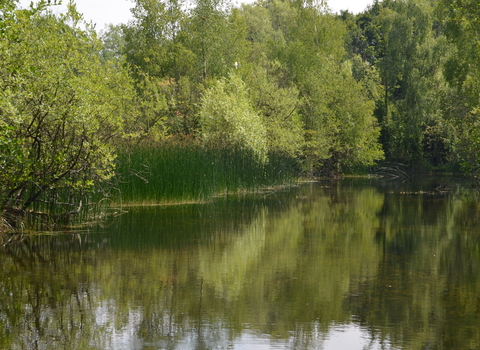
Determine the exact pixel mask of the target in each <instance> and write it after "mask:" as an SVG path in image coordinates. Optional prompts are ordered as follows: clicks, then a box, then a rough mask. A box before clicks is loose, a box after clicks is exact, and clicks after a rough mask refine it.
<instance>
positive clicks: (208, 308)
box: [0, 178, 480, 350]
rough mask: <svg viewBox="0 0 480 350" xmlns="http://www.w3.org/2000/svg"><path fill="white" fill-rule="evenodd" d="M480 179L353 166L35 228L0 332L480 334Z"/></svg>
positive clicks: (159, 339) (80, 340) (21, 338)
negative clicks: (82, 224) (255, 189)
mask: <svg viewBox="0 0 480 350" xmlns="http://www.w3.org/2000/svg"><path fill="white" fill-rule="evenodd" d="M477 192H478V190H477V189H476V188H472V186H471V185H468V184H466V183H465V182H461V181H460V180H458V179H452V178H446V179H438V178H436V179H435V178H434V179H423V178H422V179H416V178H412V179H408V180H401V179H374V178H372V179H368V178H358V179H344V180H339V181H325V182H316V183H307V184H302V185H300V186H298V187H294V188H290V189H285V190H280V191H271V192H269V191H266V192H264V193H257V194H245V195H236V196H233V195H231V196H224V197H219V198H216V199H215V200H213V201H211V202H208V203H204V204H185V205H177V206H151V207H132V208H127V209H126V210H127V211H128V212H126V213H124V214H123V215H118V216H116V217H112V218H110V219H108V220H105V221H104V222H102V223H101V224H99V225H95V226H93V227H90V228H88V229H85V230H81V231H78V232H70V233H65V234H61V235H57V236H53V235H41V236H36V237H33V238H25V239H24V240H23V242H21V243H11V244H8V245H6V246H5V247H3V248H2V249H0V261H1V265H0V293H1V298H0V348H2V349H68V350H69V349H102V350H107V349H119V350H123V349H125V350H126V349H129V350H130V349H198V350H203V349H245V350H246V349H249V350H250V349H254V350H255V349H262V350H263V349H326V350H337V349H339V350H340V349H342V350H343V349H358V350H363V349H448V350H452V349H462V350H464V349H480V221H479V219H480V215H479V213H480V211H479V201H478V197H477ZM119 214H120V212H119Z"/></svg>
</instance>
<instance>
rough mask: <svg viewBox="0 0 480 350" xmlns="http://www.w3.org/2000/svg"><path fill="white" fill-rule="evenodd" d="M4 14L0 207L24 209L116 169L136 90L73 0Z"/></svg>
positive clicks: (0, 83) (0, 52)
mask: <svg viewBox="0 0 480 350" xmlns="http://www.w3.org/2000/svg"><path fill="white" fill-rule="evenodd" d="M3 9H5V7H4V8H3ZM2 16H3V17H9V18H10V20H9V23H8V25H7V26H4V27H3V28H2V35H1V37H0V48H1V49H0V56H1V57H0V60H1V61H2V66H1V68H0V128H1V129H2V131H3V132H2V133H1V135H2V136H1V137H0V148H1V149H2V151H4V152H2V153H1V156H0V164H1V167H0V197H1V199H2V202H1V209H2V210H7V211H12V210H13V208H16V209H15V210H17V209H18V210H20V211H21V212H25V210H27V208H29V207H30V206H31V205H32V204H33V203H34V202H35V201H37V200H39V199H42V200H44V201H55V198H51V197H49V194H51V193H54V192H55V191H58V190H65V192H68V191H71V192H75V191H80V190H82V189H85V188H89V187H91V186H92V185H93V184H94V183H95V182H96V181H103V180H106V179H109V178H111V177H112V176H113V170H114V165H113V160H114V158H115V153H114V149H113V143H114V142H115V140H116V139H118V138H120V137H121V136H122V133H123V130H124V121H125V120H126V119H127V118H129V117H130V115H131V113H130V112H129V111H128V110H127V108H126V106H131V105H133V104H132V94H133V90H132V88H131V86H132V85H131V84H130V80H129V79H128V77H127V76H126V74H125V73H124V72H123V71H121V70H117V69H115V67H114V66H112V65H104V64H102V63H101V60H100V56H99V49H100V43H99V41H98V40H97V39H96V35H95V33H94V32H93V31H89V30H86V31H85V30H82V29H80V27H79V22H80V20H81V15H80V14H79V13H78V12H77V11H76V9H75V6H74V4H73V3H70V4H69V5H68V13H67V14H65V15H61V16H55V15H54V14H53V13H52V12H51V11H49V9H48V6H47V4H46V3H45V2H40V3H39V4H38V5H36V6H32V8H31V9H29V10H16V9H14V8H13V7H10V8H7V9H6V11H5V12H3V14H2ZM11 223H12V224H14V222H11Z"/></svg>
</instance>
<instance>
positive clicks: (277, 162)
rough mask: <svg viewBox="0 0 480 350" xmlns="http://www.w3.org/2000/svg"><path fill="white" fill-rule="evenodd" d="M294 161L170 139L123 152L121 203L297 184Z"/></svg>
mask: <svg viewBox="0 0 480 350" xmlns="http://www.w3.org/2000/svg"><path fill="white" fill-rule="evenodd" d="M295 166H296V163H295V161H294V160H292V159H289V158H286V157H282V156H276V155H271V156H270V158H269V161H268V162H266V163H262V162H260V161H258V160H257V159H256V158H255V156H254V155H253V154H250V153H248V152H246V151H245V150H241V149H236V148H227V147H215V148H213V147H207V146H205V145H202V144H200V143H196V142H179V141H175V142H171V141H170V142H165V143H161V144H155V145H143V146H139V147H138V146H137V147H135V148H134V149H132V150H124V151H121V152H119V155H118V158H117V174H118V183H117V185H116V186H115V187H116V189H117V191H116V192H114V195H113V197H112V199H113V200H114V202H115V203H116V204H123V205H128V204H154V203H168V202H175V203H178V202H191V201H195V202H197V201H204V200H208V199H210V198H212V197H213V196H215V195H218V194H223V193H234V192H239V191H256V190H259V189H262V188H265V187H269V186H276V185H284V184H288V183H291V182H292V181H293V179H294V178H295V176H296V170H295Z"/></svg>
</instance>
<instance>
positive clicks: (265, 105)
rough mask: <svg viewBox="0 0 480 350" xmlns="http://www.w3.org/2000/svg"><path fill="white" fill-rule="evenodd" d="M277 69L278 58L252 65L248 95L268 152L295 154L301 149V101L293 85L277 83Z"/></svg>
mask: <svg viewBox="0 0 480 350" xmlns="http://www.w3.org/2000/svg"><path fill="white" fill-rule="evenodd" d="M278 71H284V68H283V67H282V66H281V64H280V63H279V62H278V61H275V62H271V63H270V62H265V64H264V65H263V66H262V65H260V66H258V67H254V68H253V69H252V72H251V75H250V76H249V77H248V83H247V85H248V86H249V89H248V95H249V98H250V100H251V101H252V102H253V105H254V108H255V111H256V112H257V113H258V114H259V116H260V117H261V119H262V123H263V125H264V126H265V128H266V133H267V135H266V139H267V149H268V151H269V152H270V153H278V154H284V155H288V156H291V157H295V156H297V157H298V156H300V155H301V151H302V150H303V148H304V131H303V130H304V129H303V123H302V120H301V117H300V115H299V107H300V105H301V104H302V101H301V99H300V97H299V91H298V89H297V88H296V87H295V86H291V87H282V86H280V83H279V82H278V81H277V79H278V78H277V76H278V75H279V73H278Z"/></svg>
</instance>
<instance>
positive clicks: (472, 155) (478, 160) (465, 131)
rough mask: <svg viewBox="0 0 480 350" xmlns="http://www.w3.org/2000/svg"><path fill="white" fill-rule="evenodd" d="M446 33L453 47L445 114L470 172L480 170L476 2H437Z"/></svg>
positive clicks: (479, 47) (479, 52) (478, 18)
mask: <svg viewBox="0 0 480 350" xmlns="http://www.w3.org/2000/svg"><path fill="white" fill-rule="evenodd" d="M437 11H438V14H439V20H440V21H441V23H442V24H443V28H444V32H445V35H446V36H447V38H448V40H449V41H450V42H451V43H452V45H453V46H454V48H455V49H454V50H453V52H452V54H451V55H450V56H449V60H448V61H447V62H446V64H445V66H444V73H445V76H446V79H447V80H448V82H449V86H450V88H451V89H450V90H449V91H448V93H447V94H446V95H445V98H444V103H443V114H444V117H445V119H446V120H447V121H449V123H450V124H451V125H452V127H453V129H454V134H453V137H452V138H453V141H452V143H453V147H454V150H455V155H456V156H457V159H458V161H459V162H460V163H461V164H462V165H463V167H464V169H465V170H467V171H472V172H474V173H476V174H478V172H479V170H480V134H479V133H478V129H479V126H480V98H479V96H480V58H479V57H480V43H479V40H478V38H479V35H480V9H479V7H478V4H477V2H476V1H472V0H467V1H458V0H453V1H444V0H441V1H438V2H437Z"/></svg>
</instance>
